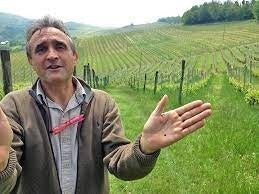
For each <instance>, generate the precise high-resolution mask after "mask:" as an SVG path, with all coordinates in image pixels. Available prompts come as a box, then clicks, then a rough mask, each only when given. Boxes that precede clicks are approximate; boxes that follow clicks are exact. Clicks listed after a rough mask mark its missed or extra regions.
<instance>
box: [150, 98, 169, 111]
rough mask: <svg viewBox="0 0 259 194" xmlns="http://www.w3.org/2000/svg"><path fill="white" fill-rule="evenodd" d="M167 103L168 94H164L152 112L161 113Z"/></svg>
mask: <svg viewBox="0 0 259 194" xmlns="http://www.w3.org/2000/svg"><path fill="white" fill-rule="evenodd" d="M167 103H168V96H167V95H164V96H163V98H162V99H161V100H160V101H159V102H158V103H157V106H156V108H155V110H154V111H153V114H155V115H161V114H162V113H163V112H164V108H165V107H166V105H167Z"/></svg>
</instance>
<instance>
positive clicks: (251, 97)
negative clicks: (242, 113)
mask: <svg viewBox="0 0 259 194" xmlns="http://www.w3.org/2000/svg"><path fill="white" fill-rule="evenodd" d="M245 101H246V102H247V103H248V104H250V105H259V91H257V90H255V89H251V88H250V89H248V90H247V93H246V95H245Z"/></svg>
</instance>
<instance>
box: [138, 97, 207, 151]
mask: <svg viewBox="0 0 259 194" xmlns="http://www.w3.org/2000/svg"><path fill="white" fill-rule="evenodd" d="M167 102H168V97H167V96H164V97H163V98H162V100H161V101H160V102H159V103H158V105H157V107H156V109H155V110H154V111H153V112H152V113H151V115H150V117H149V119H148V121H147V122H146V124H145V126H144V130H143V133H142V143H143V144H144V145H142V148H143V147H144V149H145V148H148V149H147V152H152V151H155V150H158V149H160V148H163V147H166V146H169V145H171V144H173V143H175V142H176V141H178V140H180V139H182V138H183V137H185V136H186V135H188V134H189V133H192V132H193V131H195V130H197V129H198V128H200V127H202V126H203V125H204V119H205V118H206V117H208V116H209V115H210V114H211V106H210V104H209V103H203V102H202V101H194V102H192V103H189V104H187V105H185V106H182V107H180V108H178V109H175V110H170V111H168V112H164V113H163V110H164V107H165V106H166V104H167Z"/></svg>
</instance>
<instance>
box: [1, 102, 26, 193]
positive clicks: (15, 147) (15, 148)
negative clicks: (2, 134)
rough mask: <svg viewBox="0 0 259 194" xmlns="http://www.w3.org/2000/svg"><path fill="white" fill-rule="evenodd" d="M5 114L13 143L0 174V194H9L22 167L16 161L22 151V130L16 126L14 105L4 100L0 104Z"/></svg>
mask: <svg viewBox="0 0 259 194" xmlns="http://www.w3.org/2000/svg"><path fill="white" fill-rule="evenodd" d="M0 106H1V108H2V109H3V111H4V112H5V114H6V116H7V118H8V121H9V124H10V125H11V128H12V130H13V141H12V145H11V149H10V152H9V160H8V164H7V167H6V168H5V169H4V170H3V171H2V172H0V193H4V194H6V193H10V192H11V191H12V190H13V188H14V187H15V185H16V182H17V179H18V177H19V175H20V173H21V171H22V167H21V165H20V164H19V162H18V161H20V159H21V157H22V153H23V152H22V149H23V145H24V143H23V138H22V137H23V129H22V127H21V126H20V125H19V124H18V123H19V117H18V113H17V112H16V111H15V110H16V108H15V104H14V103H13V102H12V101H9V100H7V98H4V99H3V100H2V101H1V104H0Z"/></svg>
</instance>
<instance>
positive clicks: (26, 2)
mask: <svg viewBox="0 0 259 194" xmlns="http://www.w3.org/2000/svg"><path fill="white" fill-rule="evenodd" d="M210 1H211V0H175V1H174V0H67V1H65V0H43V1H36V0H0V12H5V13H11V14H15V15H20V16H23V17H26V18H29V19H38V18H41V17H42V16H44V15H52V16H54V17H57V18H59V19H61V20H63V21H65V22H68V21H74V22H80V23H84V24H88V25H93V26H99V27H122V26H126V25H129V24H132V23H133V24H144V23H151V22H155V21H157V20H158V18H161V17H168V16H178V15H180V16H182V14H183V13H184V12H185V11H187V10H188V9H190V8H191V7H192V6H193V5H200V4H203V3H204V2H210Z"/></svg>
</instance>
